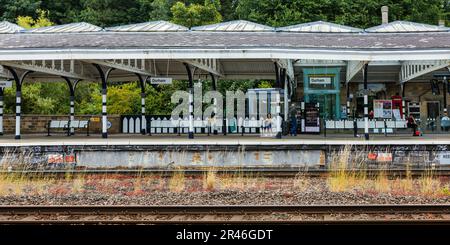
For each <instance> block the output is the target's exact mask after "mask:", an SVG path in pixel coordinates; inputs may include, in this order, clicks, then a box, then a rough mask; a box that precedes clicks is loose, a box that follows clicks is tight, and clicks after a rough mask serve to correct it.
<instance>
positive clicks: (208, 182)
mask: <svg viewBox="0 0 450 245" xmlns="http://www.w3.org/2000/svg"><path fill="white" fill-rule="evenodd" d="M216 187H217V171H216V170H214V169H213V168H210V169H208V171H207V172H206V173H205V174H204V175H203V189H204V190H208V191H212V190H215V189H216Z"/></svg>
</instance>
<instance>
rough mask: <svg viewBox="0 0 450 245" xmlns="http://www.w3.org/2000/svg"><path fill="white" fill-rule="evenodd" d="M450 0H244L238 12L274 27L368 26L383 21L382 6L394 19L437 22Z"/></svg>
mask: <svg viewBox="0 0 450 245" xmlns="http://www.w3.org/2000/svg"><path fill="white" fill-rule="evenodd" d="M449 4H450V3H449V2H448V1H447V0H423V1H414V0H259V1H253V0H240V1H238V5H237V7H236V15H237V16H238V18H240V19H247V20H250V21H255V22H258V23H262V24H267V25H271V26H286V25H291V24H298V23H305V22H310V21H318V20H323V21H330V22H335V23H339V24H344V25H350V26H354V27H360V28H367V27H371V26H375V25H379V24H381V12H380V9H381V6H383V5H386V6H389V18H390V20H391V21H392V20H410V21H415V22H423V23H429V24H434V25H436V24H437V23H438V19H439V18H445V19H446V20H447V21H448V18H449V14H448V13H449V9H450V7H449Z"/></svg>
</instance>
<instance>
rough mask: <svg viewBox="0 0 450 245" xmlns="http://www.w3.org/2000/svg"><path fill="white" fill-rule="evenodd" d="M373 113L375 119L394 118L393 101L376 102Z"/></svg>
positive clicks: (374, 102)
mask: <svg viewBox="0 0 450 245" xmlns="http://www.w3.org/2000/svg"><path fill="white" fill-rule="evenodd" d="M373 113H374V117H375V118H383V119H391V118H392V100H374V101H373Z"/></svg>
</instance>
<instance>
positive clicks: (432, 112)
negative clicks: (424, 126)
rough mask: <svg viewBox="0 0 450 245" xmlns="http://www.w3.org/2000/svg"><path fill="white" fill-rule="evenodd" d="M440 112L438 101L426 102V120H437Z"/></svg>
mask: <svg viewBox="0 0 450 245" xmlns="http://www.w3.org/2000/svg"><path fill="white" fill-rule="evenodd" d="M440 111H441V108H440V103H439V101H427V118H434V119H436V118H439V115H440Z"/></svg>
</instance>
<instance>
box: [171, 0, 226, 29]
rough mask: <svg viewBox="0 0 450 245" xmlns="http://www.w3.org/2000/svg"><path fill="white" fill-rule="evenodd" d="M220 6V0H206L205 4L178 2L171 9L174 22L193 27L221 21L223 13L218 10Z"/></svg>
mask: <svg viewBox="0 0 450 245" xmlns="http://www.w3.org/2000/svg"><path fill="white" fill-rule="evenodd" d="M219 7H220V2H218V1H208V0H205V4H204V5H201V4H197V3H195V4H190V5H186V4H185V3H182V2H177V3H175V4H174V5H173V6H172V8H171V9H170V10H171V12H172V15H173V19H172V21H173V22H174V23H176V24H180V25H184V26H187V27H192V26H200V25H207V24H213V23H218V22H221V21H222V15H221V14H220V13H219V11H218V9H219Z"/></svg>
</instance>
